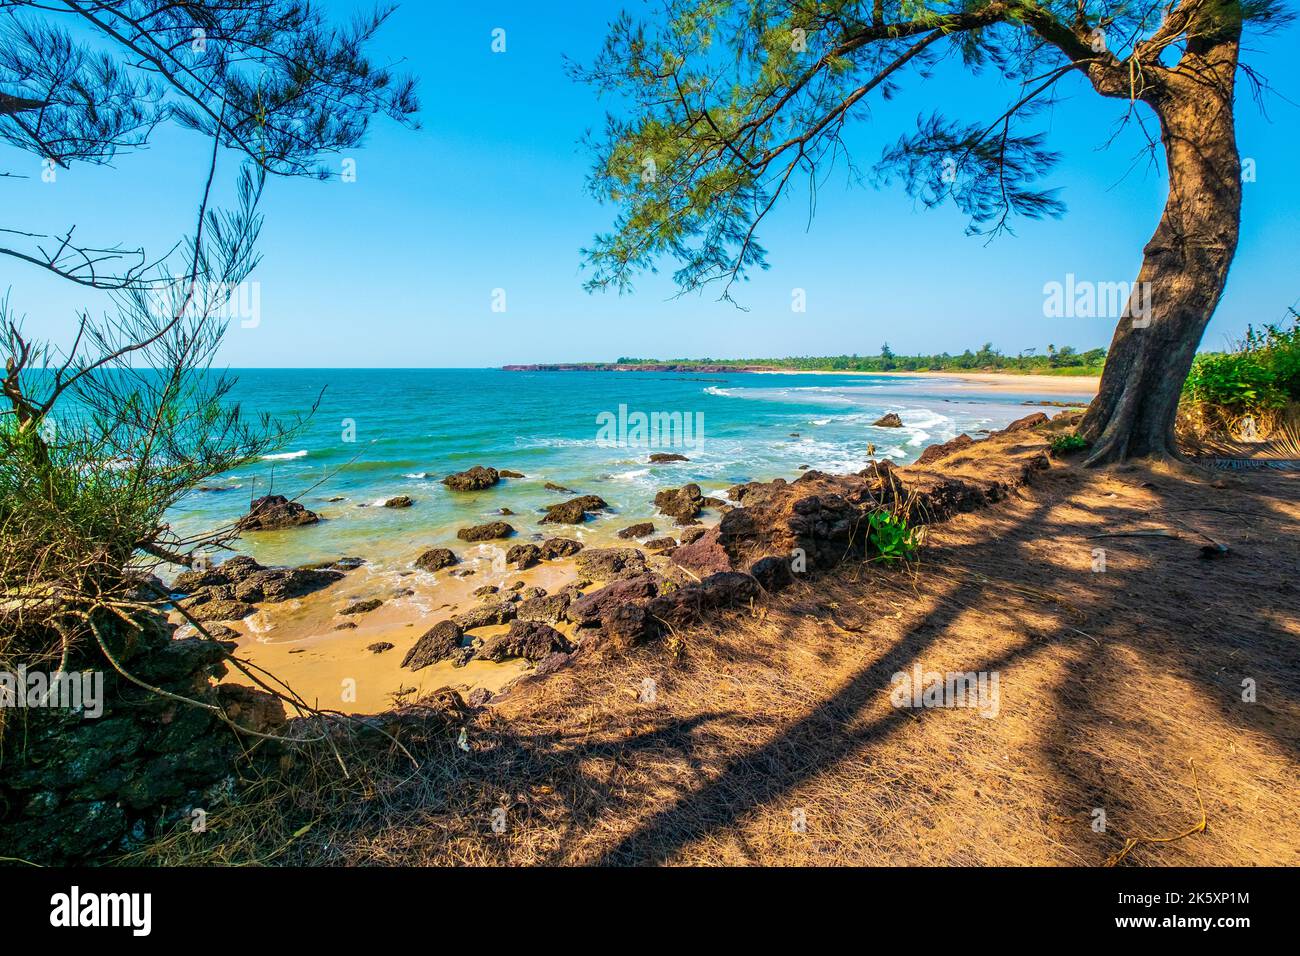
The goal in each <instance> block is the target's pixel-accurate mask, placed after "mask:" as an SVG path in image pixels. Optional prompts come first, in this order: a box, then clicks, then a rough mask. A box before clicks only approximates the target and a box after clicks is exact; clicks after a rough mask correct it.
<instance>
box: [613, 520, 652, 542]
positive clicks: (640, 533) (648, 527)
mask: <svg viewBox="0 0 1300 956" xmlns="http://www.w3.org/2000/svg"><path fill="white" fill-rule="evenodd" d="M654 533H655V526H654V523H653V522H650V521H641V522H638V523H637V524H634V525H629V526H628V527H626V528H624V529H623V530H622V531H620V532H619V533H618V536H619V537H620V538H645V537H649V536H650V535H652V534H654Z"/></svg>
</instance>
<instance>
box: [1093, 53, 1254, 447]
mask: <svg viewBox="0 0 1300 956" xmlns="http://www.w3.org/2000/svg"><path fill="white" fill-rule="evenodd" d="M1239 36H1240V31H1239V29H1238V30H1237V31H1236V32H1235V34H1234V35H1231V36H1228V37H1223V36H1219V37H1216V38H1214V39H1213V40H1206V41H1200V42H1198V41H1193V42H1192V44H1190V45H1189V47H1188V50H1187V52H1186V53H1185V54H1184V56H1183V58H1182V61H1181V62H1180V63H1179V66H1178V68H1177V69H1175V70H1168V71H1162V72H1161V75H1160V76H1158V77H1156V78H1155V81H1154V86H1155V89H1154V91H1148V92H1146V93H1144V95H1143V96H1142V99H1143V100H1144V101H1146V102H1147V103H1148V104H1149V105H1150V106H1151V107H1152V109H1154V110H1155V113H1156V116H1157V117H1158V118H1159V120H1160V139H1161V142H1162V144H1163V145H1164V150H1165V158H1166V162H1167V165H1168V169H1169V199H1168V201H1167V202H1166V204H1165V209H1164V214H1163V215H1162V216H1161V217H1160V224H1159V225H1158V226H1157V227H1156V231H1155V234H1154V235H1153V236H1152V237H1151V241H1150V242H1148V243H1147V245H1146V248H1145V249H1144V250H1143V259H1142V268H1141V270H1140V271H1139V272H1138V278H1137V285H1136V287H1135V289H1134V293H1133V298H1132V299H1130V308H1129V309H1126V310H1125V314H1124V316H1123V317H1122V318H1121V319H1120V322H1119V326H1118V328H1117V329H1116V330H1115V337H1114V339H1112V341H1111V346H1110V351H1109V353H1108V354H1107V356H1106V368H1105V371H1104V373H1103V374H1102V378H1101V388H1100V390H1099V392H1098V394H1097V397H1096V399H1094V401H1093V403H1092V405H1091V406H1090V407H1089V409H1088V411H1087V413H1086V414H1085V416H1084V419H1083V422H1082V423H1081V425H1080V426H1079V434H1080V435H1081V436H1082V437H1084V438H1086V439H1087V440H1088V441H1089V442H1091V443H1092V452H1091V454H1090V455H1089V457H1088V459H1087V464H1089V465H1099V464H1106V463H1109V462H1116V461H1123V460H1126V459H1130V458H1152V459H1171V458H1172V459H1177V458H1180V457H1181V456H1180V455H1179V452H1178V449H1177V447H1176V442H1175V439H1174V420H1175V417H1176V416H1177V413H1178V399H1179V395H1180V394H1181V392H1182V386H1183V382H1184V381H1185V380H1186V378H1187V373H1188V371H1189V370H1190V369H1191V365H1192V359H1193V357H1194V356H1195V354H1196V348H1197V346H1198V345H1199V344H1200V341H1201V336H1202V335H1203V334H1204V332H1205V326H1206V325H1207V324H1208V323H1209V321H1210V317H1211V316H1212V315H1213V314H1214V309H1215V307H1216V306H1217V305H1218V302H1219V297H1220V296H1221V295H1222V294H1223V287H1224V285H1225V283H1226V282H1227V278H1228V267H1229V266H1230V265H1231V264H1232V257H1233V255H1234V253H1235V252H1236V249H1237V232H1238V228H1239V226H1240V222H1241V162H1240V158H1239V157H1238V155H1237V141H1236V130H1235V128H1234V122H1233V81H1234V78H1235V74H1236V69H1237V52H1238V43H1239ZM1135 303H1136V306H1135ZM1143 306H1147V308H1143ZM1134 313H1136V315H1135V314H1134ZM1135 319H1136V321H1135Z"/></svg>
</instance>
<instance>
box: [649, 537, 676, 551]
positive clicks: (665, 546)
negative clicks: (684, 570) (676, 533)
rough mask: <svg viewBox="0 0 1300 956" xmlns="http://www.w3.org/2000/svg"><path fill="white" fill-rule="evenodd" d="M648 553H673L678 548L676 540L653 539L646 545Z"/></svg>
mask: <svg viewBox="0 0 1300 956" xmlns="http://www.w3.org/2000/svg"><path fill="white" fill-rule="evenodd" d="M645 547H646V550H647V551H671V550H672V549H673V548H675V547H677V539H676V538H651V539H650V540H649V541H647V542H646V543H645Z"/></svg>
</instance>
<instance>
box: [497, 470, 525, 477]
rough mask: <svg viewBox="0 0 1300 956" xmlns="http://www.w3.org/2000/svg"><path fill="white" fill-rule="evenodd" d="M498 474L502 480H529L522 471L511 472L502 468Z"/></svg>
mask: <svg viewBox="0 0 1300 956" xmlns="http://www.w3.org/2000/svg"><path fill="white" fill-rule="evenodd" d="M497 474H498V475H500V476H501V477H502V478H527V477H528V476H527V475H525V474H524V473H523V472H521V471H510V470H509V469H508V468H502V469H501V470H500V471H498V472H497Z"/></svg>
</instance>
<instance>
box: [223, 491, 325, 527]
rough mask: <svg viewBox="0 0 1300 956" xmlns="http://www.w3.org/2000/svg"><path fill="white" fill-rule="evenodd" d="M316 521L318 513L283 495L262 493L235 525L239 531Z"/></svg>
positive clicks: (292, 525)
mask: <svg viewBox="0 0 1300 956" xmlns="http://www.w3.org/2000/svg"><path fill="white" fill-rule="evenodd" d="M317 521H320V515H318V514H316V512H314V511H308V510H307V509H306V508H304V507H303V506H302V505H300V504H299V503H298V502H296V501H290V500H289V499H288V498H286V497H285V496H284V495H264V496H263V497H261V498H258V499H257V500H256V501H254V502H253V504H252V506H251V507H250V508H249V509H248V514H246V515H244V517H242V518H240V519H239V521H238V523H237V524H236V527H237V528H238V529H239V530H240V531H275V530H278V529H280V528H296V527H298V526H299V525H305V524H315V523H316V522H317Z"/></svg>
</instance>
